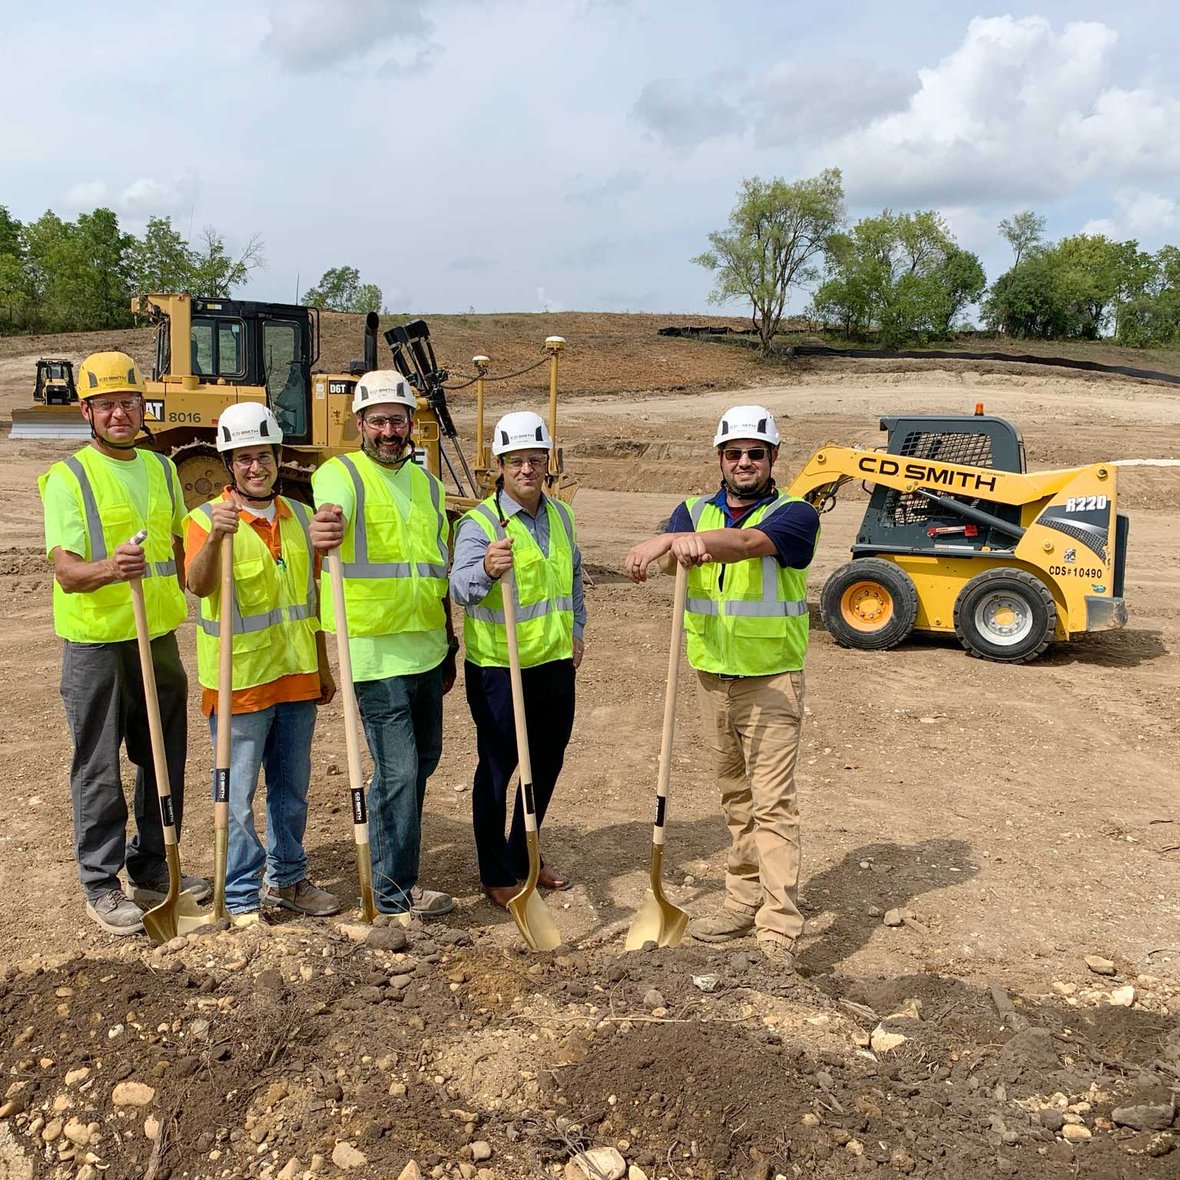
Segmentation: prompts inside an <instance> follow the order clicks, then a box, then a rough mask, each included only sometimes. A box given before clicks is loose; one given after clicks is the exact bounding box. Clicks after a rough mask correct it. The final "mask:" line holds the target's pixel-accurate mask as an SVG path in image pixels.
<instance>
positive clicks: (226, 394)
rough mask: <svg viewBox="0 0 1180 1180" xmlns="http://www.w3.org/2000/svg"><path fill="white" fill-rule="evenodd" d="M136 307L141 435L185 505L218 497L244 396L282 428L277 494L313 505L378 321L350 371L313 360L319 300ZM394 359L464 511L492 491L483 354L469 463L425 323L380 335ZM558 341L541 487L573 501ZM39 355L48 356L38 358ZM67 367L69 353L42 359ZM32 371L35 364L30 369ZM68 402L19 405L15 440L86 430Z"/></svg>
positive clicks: (373, 345) (478, 360) (348, 424)
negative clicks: (220, 443) (170, 469)
mask: <svg viewBox="0 0 1180 1180" xmlns="http://www.w3.org/2000/svg"><path fill="white" fill-rule="evenodd" d="M132 310H133V311H134V312H136V314H137V315H140V316H144V317H146V318H148V319H149V320H150V321H151V322H152V323H153V324H154V325H155V326H156V347H155V357H154V361H153V364H152V369H151V378H150V380H148V382H147V394H146V396H145V398H144V402H145V414H144V422H145V428H146V432H147V433H148V435H149V437H148V438H146V439H145V440H144V442H143V443H142V444H141V445H143V446H146V447H150V448H151V449H153V450H156V451H159V452H160V453H161V454H165V455H168V456H169V457H170V458H172V459H173V461H174V462H175V463H176V467H177V471H178V473H179V475H180V482H181V485H182V487H183V489H184V498H185V503H186V504H187V505H188V507H190V508H193V507H196V506H197V505H198V504H203V503H204V502H205V501H207V500H208V499H210V498H211V497H212V496H214V495H216V494H217V492H219V491H220V489H221V488H222V486H223V485H224V483H225V468H224V466H223V464H222V462H221V457H220V455H219V454H218V453H217V448H216V446H215V437H216V427H217V419H218V416H219V415H220V413H221V412H222V410H224V409H225V408H226V407H227V406H230V405H233V404H235V403H236V402H240V401H257V402H264V403H265V404H266V405H268V406H269V407H270V408H271V409H272V410H273V411H274V414H275V416H276V417H277V418H278V420H279V424H280V426H282V428H283V454H282V458H281V469H280V474H281V477H282V486H283V490H284V492H285V493H286V494H287V495H289V496H292V497H294V498H296V499H300V500H303V501H305V502H307V503H310V502H311V476H312V474H313V472H314V471H315V469H316V468H317V467H318V466H319V465H320V464H321V463H324V462H326V461H327V460H328V459H330V458H331V457H332V456H334V455H339V454H345V453H348V452H351V451H355V450H356V449H357V448H358V446H359V444H360V439H359V435H358V432H357V427H356V418H355V416H354V415H353V413H352V394H353V389H354V388H355V386H356V383H357V381H358V379H359V378H360V376H361V374H363V373H365V372H367V371H369V370H371V369H376V368H378V367H380V366H379V364H378V334H379V320H378V317H377V315H376V313H374V312H370V313H369V314H368V316H366V319H365V335H364V359H363V360H360V361H354V362H353V363H352V364H351V365H350V366H349V371H348V372H347V373H325V372H319V371H317V370H316V369H315V365H316V362H317V361H318V360H319V353H320V313H319V309H318V308H314V307H303V306H299V305H295V304H283V303H259V302H254V301H246V300H236V299H202V298H199V297H197V296H192V295H187V294H151V295H143V296H139V297H137V298H136V299H134V300H133V301H132ZM384 337H385V341H386V343H387V345H388V346H389V349H390V352H391V355H392V361H393V365H394V367H396V368H397V370H398V371H399V372H400V373H401V374H402V375H403V376H404V377H406V379H407V380H408V381H409V382H410V384H411V385H412V386H413V388H414V390H415V392H416V393H417V395H418V411H417V413H416V414H415V415H414V444H415V452H414V460H415V462H417V463H420V464H422V465H423V466H424V467H426V468H427V470H429V471H431V472H433V473H434V474H435V475H437V476H438V477H439V478H440V479H442V480H443V482H444V484H446V485H447V490H448V494H447V508H448V511H449V512H450V513H451V514H452V515H457V514H460V513H462V512H464V511H466V510H467V509H468V508H470V507H471V506H472V505H474V504H476V503H478V502H479V500H481V499H483V497H484V496H486V495H487V494H488V491H489V490H490V488H491V486H492V484H493V483H494V480H495V469H494V465H493V464H492V463H491V461H490V458H489V456H488V453H487V447H486V444H485V442H484V431H483V408H484V386H485V382H486V381H488V380H494V378H492V377H489V375H488V365H489V363H490V362H489V361H488V358H487V357H486V356H482V355H481V356H478V357H475V358H473V361H474V363H475V367H476V376H475V378H474V379H473V381H472V382H470V383H471V384H474V385H475V392H476V416H477V423H478V441H477V444H476V448H475V454H474V460H475V462H474V466H472V465H471V464H469V463H468V460H467V457H466V455H465V453H464V451H463V447H462V445H461V443H460V440H459V436H458V432H457V430H456V429H455V425H454V422H453V420H452V418H451V413H450V409H449V406H448V404H447V393H446V384H445V383H446V380H447V378H448V376H449V374H448V373H447V370H446V369H443V368H441V367H440V366H439V365H438V363H437V360H436V358H435V354H434V349H433V346H432V344H431V343H430V329H429V327H428V326H427V324H426V322H425V321H424V320H414V321H412V322H411V323H408V324H404V325H398V326H395V327H393V328H391V329H389V330H388V331H387V332H385V333H384ZM564 347H565V341H564V340H563V339H562V338H561V337H559V336H551V337H549V338H548V339H547V340H546V342H545V351H546V352H547V353H548V359H549V367H550V374H549V377H550V380H549V426H550V434H551V436H552V438H553V440H554V441H553V448H552V450H551V452H550V464H549V472H548V476H547V483H546V490H547V491H548V492H549V494H550V495H553V496H556V497H558V498H559V499H564V500H567V501H568V500H572V499H573V495H574V492H575V491H576V489H577V484H576V483H575V482H574V481H573V480H572V479H570V478H569V477H568V476H567V475H566V473H565V471H564V455H563V452H562V450H561V448H560V447H559V446H558V445H557V370H558V359H559V357H560V355H561V352H562V350H563V349H564ZM42 363H45V362H42ZM50 363H55V364H65V365H66V366H68V365H69V362H68V361H67V362H50ZM38 370H39V371H40V364H39V366H38ZM76 400H77V397H76V394H75V396H74V398H73V399H72V401H71V402H64V401H58V400H56V399H54V400H52V401H51V400H50V399H48V398H46V400H45V404H43V405H42V404H36V405H34V406H31V407H28V408H24V409H15V410H13V413H12V434H11V437H13V438H17V439H33V438H78V439H86V438H88V437H89V428H88V427H87V425H86V422H85V420H84V419H83V418H82V416H81V415H80V414H79V412H78V408H77V405H76V404H73V403H74V402H76Z"/></svg>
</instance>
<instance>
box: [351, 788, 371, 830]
mask: <svg viewBox="0 0 1180 1180" xmlns="http://www.w3.org/2000/svg"><path fill="white" fill-rule="evenodd" d="M351 792H352V822H353V823H354V824H367V823H368V822H369V809H368V807H367V806H366V804H365V788H364V787H352V788H351Z"/></svg>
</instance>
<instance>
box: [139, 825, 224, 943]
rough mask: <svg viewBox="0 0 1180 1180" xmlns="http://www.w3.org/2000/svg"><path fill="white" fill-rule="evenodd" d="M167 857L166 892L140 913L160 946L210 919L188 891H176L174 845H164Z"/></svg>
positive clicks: (177, 864)
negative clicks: (150, 906)
mask: <svg viewBox="0 0 1180 1180" xmlns="http://www.w3.org/2000/svg"><path fill="white" fill-rule="evenodd" d="M167 856H168V892H167V893H166V894H165V896H164V900H163V901H162V902H160V904H159V905H155V906H152V908H151V909H150V910H145V911H144V915H143V928H144V930H145V931H147V936H148V938H150V939H151V940H152V942H153V943H155V944H156V946H162V945H163V944H164V943H166V942H168V941H169V940H171V939H173V938H175V937H176V936H177V935H178V934H189V933H191V932H192V931H193V930H196V929H197V927H199V926H204V925H205V924H206V923H207V922H208V921H209V920H210V915H209V912H208V911H207V910H202V909H201V908H200V906H198V905H197V903H196V902H195V901H194V900H193V895H192V894H191V893H187V892H185V893H181V892H180V891H179V888H178V886H179V884H180V853H179V851H178V850H177V847H176V845H175V844H169V845H168V847H167Z"/></svg>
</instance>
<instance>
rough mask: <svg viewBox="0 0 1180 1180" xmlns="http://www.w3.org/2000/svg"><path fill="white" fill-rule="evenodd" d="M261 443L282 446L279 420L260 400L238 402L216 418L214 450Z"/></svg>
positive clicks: (228, 449) (226, 449)
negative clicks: (215, 443)
mask: <svg viewBox="0 0 1180 1180" xmlns="http://www.w3.org/2000/svg"><path fill="white" fill-rule="evenodd" d="M261 443H270V444H271V445H272V446H276V447H281V446H282V445H283V428H282V427H281V426H280V425H279V420H278V419H277V418H276V417H275V416H274V414H272V413H271V412H270V410H269V409H267V407H266V406H264V405H263V404H262V403H261V402H238V403H237V404H236V405H232V406H227V407H226V408H225V409H224V410H222V411H221V414H220V416H219V417H218V419H217V449H218V450H219V451H236V450H237V449H238V447H252V446H256V445H258V444H261Z"/></svg>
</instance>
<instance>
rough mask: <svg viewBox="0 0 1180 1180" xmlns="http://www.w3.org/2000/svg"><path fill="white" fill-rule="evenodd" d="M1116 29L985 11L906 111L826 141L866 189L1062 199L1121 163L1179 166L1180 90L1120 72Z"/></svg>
mask: <svg viewBox="0 0 1180 1180" xmlns="http://www.w3.org/2000/svg"><path fill="white" fill-rule="evenodd" d="M1116 40H1117V33H1115V31H1114V30H1113V29H1110V28H1108V27H1107V26H1105V25H1102V24H1098V23H1093V22H1088V23H1075V24H1070V25H1067V26H1066V27H1065V29H1064V30H1063V31H1062V32H1061V33H1059V34H1057V33H1054V31H1053V29H1052V27H1051V26H1050V24H1049V22H1048V21H1046V20H1044V19H1042V18H1041V17H1027V18H1023V19H1016V18H1014V17H1010V16H1003V17H995V18H986V19H985V18H976V19H975V20H973V21H971V23H970V25H969V26H968V28H967V32H966V35H965V37H964V39H963V42H962V44H961V45H960V46H959V47H958V48H957V49H956V50H955V51H954V52H953V53H951V54H950V55H949V56H947V57H945V58H944V59H943V60H942V61H941V62H939V64H938V65H937V66H934V67H932V68H929V69H923V70H921V71H919V82H920V84H919V88H918V90H917V91H916V93H914V95H913V96H912V97H911V98H910V101H909V104H908V106H907V107H906V109H905V110H904V111H901V112H898V113H895V114H892V115H887V116H885V117H883V118H878V119H875V120H873V121H872V122H871V123H870V124H869V125H868V126H866V127H864V128H863V129H861V130H858V131H854V132H851V133H849V134H847V135H845V136H843V137H841V138H839V139H837V140H835V141H833V142H830V143H828V144H826V145H825V146H824V148H823V150H822V152H819V153H817V154H816V157H815V162H818V163H821V164H837V165H839V166H841V167H842V168H843V169H844V175H845V182H846V185H847V188H848V191H849V195H850V198H852V199H854V200H857V201H870V200H871V201H881V200H885V201H901V202H905V201H911V202H915V201H916V202H920V203H924V204H938V203H946V202H962V203H977V202H980V201H984V202H988V201H997V200H1001V199H1003V200H1008V201H1022V200H1052V199H1055V198H1058V197H1060V196H1062V195H1066V194H1068V193H1070V192H1075V191H1077V190H1078V189H1079V188H1081V187H1082V186H1083V185H1084V184H1085V183H1087V182H1089V181H1091V180H1096V179H1103V178H1105V176H1107V175H1108V174H1110V173H1111V172H1119V173H1121V174H1123V175H1128V174H1130V175H1141V176H1145V175H1160V174H1173V175H1174V174H1177V173H1180V144H1178V143H1177V140H1176V137H1175V135H1174V133H1173V131H1174V128H1175V126H1176V125H1177V123H1178V122H1180V102H1178V101H1177V99H1176V98H1175V97H1174V96H1173V95H1172V94H1169V93H1166V92H1164V91H1162V90H1159V89H1156V88H1152V87H1140V88H1137V89H1133V90H1127V89H1122V88H1120V87H1118V86H1115V85H1114V84H1113V82H1112V81H1111V73H1112V69H1113V67H1112V62H1111V55H1112V50H1113V48H1114V45H1115V42H1116Z"/></svg>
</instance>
